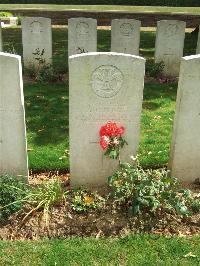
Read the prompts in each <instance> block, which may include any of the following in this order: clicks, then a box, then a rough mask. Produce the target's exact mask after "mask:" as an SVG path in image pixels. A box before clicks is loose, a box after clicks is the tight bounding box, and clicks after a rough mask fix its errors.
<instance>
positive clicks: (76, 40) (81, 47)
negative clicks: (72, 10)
mask: <svg viewBox="0 0 200 266" xmlns="http://www.w3.org/2000/svg"><path fill="white" fill-rule="evenodd" d="M96 51H97V21H96V19H92V18H70V19H69V20H68V55H69V56H70V55H74V54H81V53H87V52H96Z"/></svg>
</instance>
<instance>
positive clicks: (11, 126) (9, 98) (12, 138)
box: [0, 53, 28, 177]
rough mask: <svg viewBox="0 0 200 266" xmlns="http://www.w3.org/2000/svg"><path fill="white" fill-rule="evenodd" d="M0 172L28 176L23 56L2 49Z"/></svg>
mask: <svg viewBox="0 0 200 266" xmlns="http://www.w3.org/2000/svg"><path fill="white" fill-rule="evenodd" d="M0 80H1V82H0V175H3V174H10V175H16V176H17V175H23V176H25V177H27V176H28V165H27V148H26V128H25V115H24V96H23V82H22V67H21V58H20V56H18V55H12V54H6V53H0Z"/></svg>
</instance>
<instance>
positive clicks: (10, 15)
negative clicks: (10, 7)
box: [0, 12, 13, 18]
mask: <svg viewBox="0 0 200 266" xmlns="http://www.w3.org/2000/svg"><path fill="white" fill-rule="evenodd" d="M8 17H13V14H12V13H10V12H0V18H8Z"/></svg>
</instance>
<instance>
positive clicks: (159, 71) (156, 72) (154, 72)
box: [146, 60, 165, 78]
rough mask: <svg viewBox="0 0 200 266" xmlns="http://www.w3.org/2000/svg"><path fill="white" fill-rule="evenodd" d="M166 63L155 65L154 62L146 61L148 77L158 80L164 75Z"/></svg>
mask: <svg viewBox="0 0 200 266" xmlns="http://www.w3.org/2000/svg"><path fill="white" fill-rule="evenodd" d="M164 67H165V65H164V62H162V61H161V62H159V63H155V62H154V61H153V60H147V61H146V75H147V76H149V77H153V78H158V77H161V76H162V75H163V70H164Z"/></svg>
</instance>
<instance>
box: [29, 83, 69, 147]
mask: <svg viewBox="0 0 200 266" xmlns="http://www.w3.org/2000/svg"><path fill="white" fill-rule="evenodd" d="M25 108H26V121H27V130H28V131H29V132H31V134H32V135H33V136H34V142H35V144H37V145H46V144H57V143H60V142H62V141H63V140H64V139H66V137H67V135H68V124H69V122H68V87H67V85H66V84H63V83H62V84H47V85H40V84H34V85H26V86H25Z"/></svg>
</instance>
